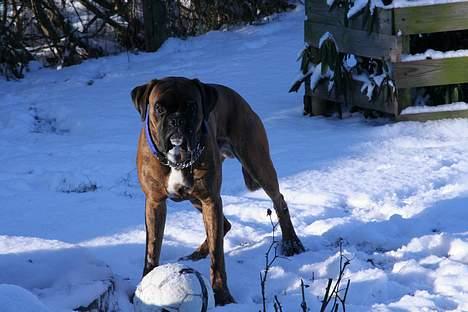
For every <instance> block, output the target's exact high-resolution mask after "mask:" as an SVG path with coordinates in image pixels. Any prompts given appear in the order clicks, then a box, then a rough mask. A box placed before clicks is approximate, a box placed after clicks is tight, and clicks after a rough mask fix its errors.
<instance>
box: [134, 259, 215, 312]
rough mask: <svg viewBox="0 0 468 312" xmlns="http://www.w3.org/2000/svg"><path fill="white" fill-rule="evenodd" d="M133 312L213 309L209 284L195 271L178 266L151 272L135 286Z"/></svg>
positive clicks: (178, 311)
mask: <svg viewBox="0 0 468 312" xmlns="http://www.w3.org/2000/svg"><path fill="white" fill-rule="evenodd" d="M133 305H134V309H135V312H160V311H169V312H172V311H176V312H198V311H200V312H202V311H206V310H208V309H212V308H213V307H214V297H213V290H212V288H211V285H210V283H209V282H208V280H207V279H206V278H204V277H203V276H202V275H201V274H200V273H199V272H197V271H196V270H194V269H192V268H189V267H187V266H184V265H182V264H179V263H174V264H165V265H161V266H158V267H156V268H154V269H153V270H152V271H151V272H149V273H148V274H147V275H146V276H145V277H144V278H143V280H142V281H141V282H140V284H138V286H137V289H136V291H135V297H134V301H133Z"/></svg>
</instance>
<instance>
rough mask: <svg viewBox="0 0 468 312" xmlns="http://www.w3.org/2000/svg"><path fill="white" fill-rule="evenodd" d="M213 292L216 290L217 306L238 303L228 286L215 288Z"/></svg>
mask: <svg viewBox="0 0 468 312" xmlns="http://www.w3.org/2000/svg"><path fill="white" fill-rule="evenodd" d="M213 292H214V297H215V304H216V305H217V306H223V305H226V304H230V303H236V301H235V300H234V298H233V297H232V296H231V294H230V293H229V290H228V289H227V288H226V289H223V290H216V289H213Z"/></svg>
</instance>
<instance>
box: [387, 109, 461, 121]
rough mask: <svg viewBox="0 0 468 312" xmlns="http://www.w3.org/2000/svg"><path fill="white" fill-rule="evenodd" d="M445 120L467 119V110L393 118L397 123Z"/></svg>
mask: <svg viewBox="0 0 468 312" xmlns="http://www.w3.org/2000/svg"><path fill="white" fill-rule="evenodd" d="M445 118H468V109H464V110H456V111H443V112H430V113H418V114H405V115H399V116H397V117H396V118H395V120H397V121H427V120H438V119H445Z"/></svg>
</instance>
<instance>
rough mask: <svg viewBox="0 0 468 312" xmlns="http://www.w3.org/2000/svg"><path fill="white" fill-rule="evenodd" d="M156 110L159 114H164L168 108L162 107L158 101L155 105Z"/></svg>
mask: <svg viewBox="0 0 468 312" xmlns="http://www.w3.org/2000/svg"><path fill="white" fill-rule="evenodd" d="M154 110H155V111H156V113H157V114H158V115H163V114H164V113H165V112H166V109H165V108H164V107H162V106H161V105H159V104H158V103H156V104H155V105H154Z"/></svg>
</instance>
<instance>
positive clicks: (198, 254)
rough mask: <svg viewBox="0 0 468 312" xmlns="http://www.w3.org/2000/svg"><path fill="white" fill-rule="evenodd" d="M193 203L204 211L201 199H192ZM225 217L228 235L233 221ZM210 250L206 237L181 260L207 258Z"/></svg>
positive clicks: (225, 232)
mask: <svg viewBox="0 0 468 312" xmlns="http://www.w3.org/2000/svg"><path fill="white" fill-rule="evenodd" d="M190 202H191V203H192V205H193V206H194V207H195V208H196V209H197V210H198V211H200V212H202V206H201V203H200V201H199V200H197V199H193V200H191V201H190ZM223 217H224V236H226V234H227V232H229V230H230V229H231V223H230V222H229V221H228V219H226V217H225V216H224V215H223ZM208 253H209V250H208V241H207V239H205V241H204V242H203V243H202V244H201V245H200V246H199V247H198V248H197V249H196V250H195V251H194V252H193V253H191V254H190V255H188V256H185V257H182V258H180V259H179V260H192V261H198V260H201V259H205V258H206V257H207V256H208Z"/></svg>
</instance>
